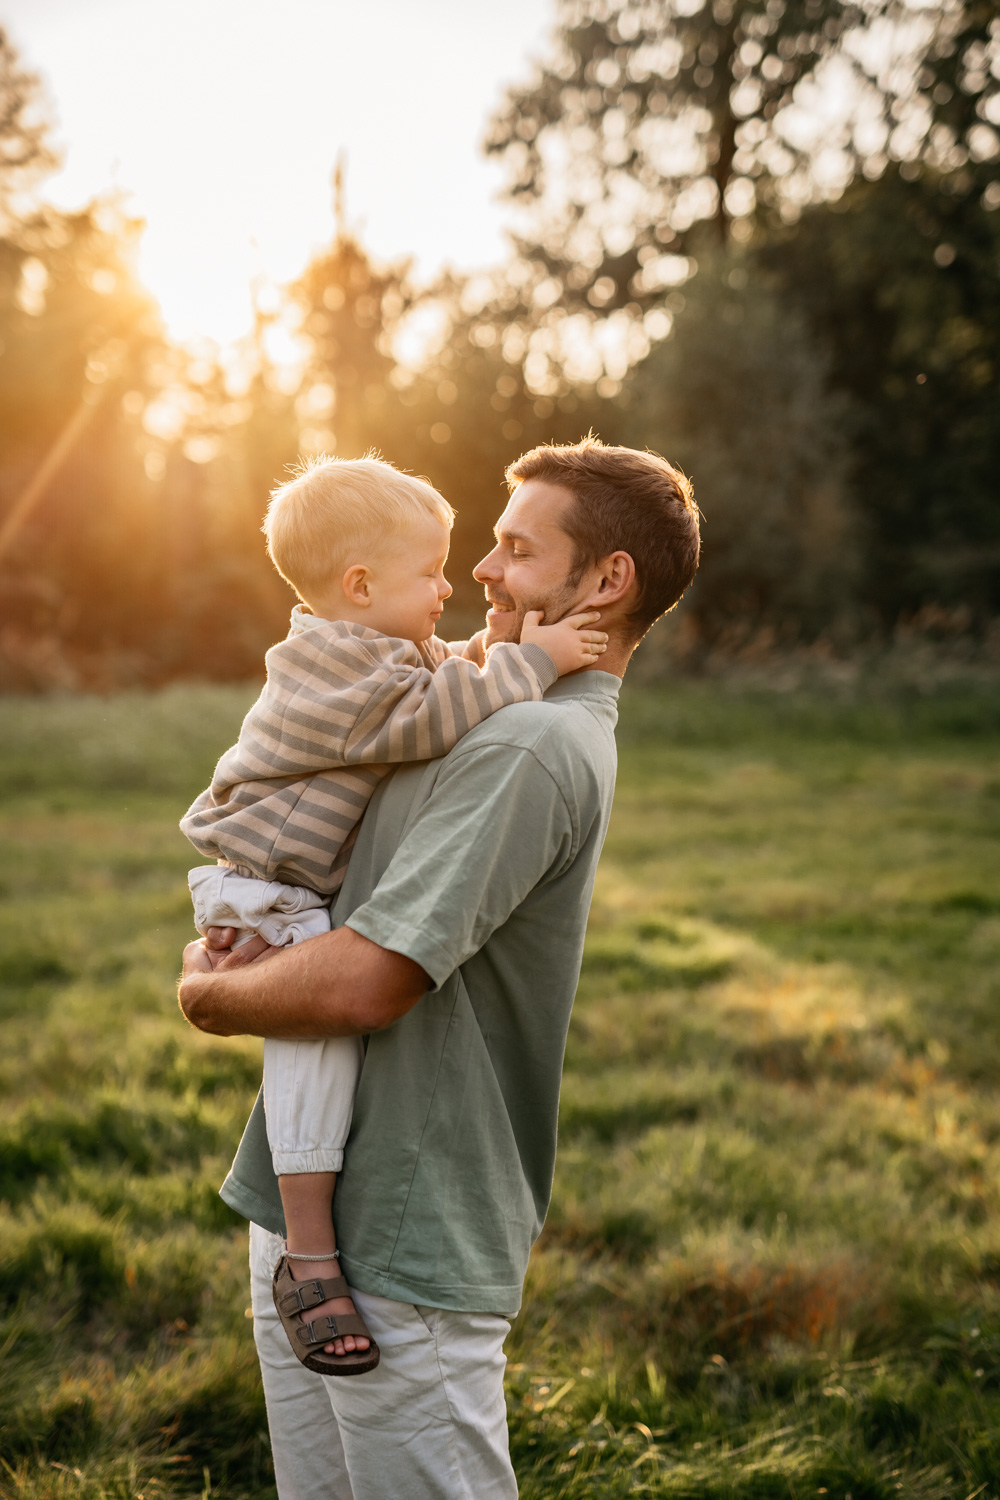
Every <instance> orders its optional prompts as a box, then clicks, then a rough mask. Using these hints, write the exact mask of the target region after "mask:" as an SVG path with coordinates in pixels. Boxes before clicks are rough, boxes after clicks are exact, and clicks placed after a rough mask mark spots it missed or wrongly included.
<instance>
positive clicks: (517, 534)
mask: <svg viewBox="0 0 1000 1500" xmlns="http://www.w3.org/2000/svg"><path fill="white" fill-rule="evenodd" d="M493 535H494V536H495V537H496V539H497V541H499V540H500V525H499V522H498V523H497V525H496V526H494V528H493ZM503 537H504V540H505V541H508V542H530V540H531V538H530V537H529V536H527V535H526V534H525V532H523V531H508V530H507V528H506V526H505V527H504V528H503Z"/></svg>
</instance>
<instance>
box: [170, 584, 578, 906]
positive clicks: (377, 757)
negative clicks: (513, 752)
mask: <svg viewBox="0 0 1000 1500" xmlns="http://www.w3.org/2000/svg"><path fill="white" fill-rule="evenodd" d="M480 659H481V654H480V647H479V639H478V637H474V638H473V640H472V641H470V642H468V643H466V642H464V641H459V642H455V643H453V644H451V645H449V644H447V643H446V642H444V641H439V640H437V639H436V638H434V637H432V638H431V640H429V641H426V642H424V643H423V644H422V645H421V646H420V647H417V646H415V645H414V644H413V643H412V642H410V641H401V640H396V639H393V638H390V637H388V636H383V635H379V634H378V633H377V632H375V631H373V630H368V629H366V628H365V627H363V626H360V625H352V624H349V623H347V622H346V621H342V620H337V621H334V620H320V619H317V618H316V617H315V616H313V615H310V614H307V613H306V612H304V611H303V610H302V609H301V607H297V608H296V609H295V610H293V612H292V628H291V631H290V633H289V635H288V637H287V638H286V639H285V640H284V641H281V642H280V643H279V644H278V645H277V646H272V648H271V650H270V651H269V652H268V653H267V657H266V663H267V682H266V684H265V686H264V690H263V692H262V693H261V695H260V697H259V698H258V700H257V702H256V703H255V704H254V706H253V708H251V710H250V712H249V713H248V714H247V716H246V718H245V719H244V721H243V727H242V729H241V730H240V737H239V740H238V742H237V743H236V744H235V745H234V746H233V747H232V749H230V750H227V751H226V753H225V754H224V755H223V756H222V758H221V760H220V761H219V764H218V765H217V766H216V768H215V775H214V776H213V778H212V784H211V786H210V787H209V788H208V789H207V791H204V792H202V794H201V796H200V797H198V798H197V799H196V801H195V802H194V803H193V804H192V806H191V807H190V808H189V809H188V811H187V813H186V814H185V815H184V817H183V818H182V819H181V829H182V830H183V832H184V833H185V834H187V836H188V838H189V839H190V840H191V842H192V844H193V845H194V846H195V848H196V849H197V850H198V852H199V853H200V854H202V855H204V856H205V857H206V858H208V859H221V860H224V861H225V862H226V863H230V864H237V865H242V866H245V867H247V868H248V869H250V870H252V871H253V872H254V874H256V875H258V876H259V877H260V878H261V879H262V880H281V881H284V882H285V883H287V884H290V885H306V886H309V887H310V888H311V889H312V890H315V891H319V892H321V893H323V894H324V895H325V894H332V893H333V892H334V891H336V890H338V889H339V888H340V885H341V883H342V881H343V878H344V870H345V868H346V865H347V859H348V855H349V853H350V847H351V845H352V844H353V842H354V835H355V832H356V829H357V825H358V822H359V820H360V818H361V815H362V813H363V812H364V810H365V808H366V807H367V805H368V802H369V799H370V798H371V795H372V793H373V792H374V790H375V788H376V786H377V785H378V783H379V781H380V780H381V778H382V777H383V776H385V775H386V773H387V772H388V771H389V770H390V769H391V767H393V766H395V765H399V764H401V763H403V762H406V761H422V760H430V759H433V758H434V757H435V756H439V755H444V754H446V753H447V752H448V751H449V750H450V749H451V748H452V746H454V745H455V744H457V742H458V741H459V740H460V739H461V737H462V735H464V734H466V733H467V732H468V731H469V730H470V729H472V728H473V727H474V725H476V724H479V723H481V722H482V720H483V719H485V718H488V717H489V715H490V714H492V713H495V712H496V710H497V709H498V708H503V707H505V706H506V705H508V704H512V703H525V702H529V701H532V700H537V699H539V698H541V696H542V694H543V693H544V692H545V690H546V688H548V687H549V686H551V684H552V683H553V682H554V681H555V678H556V670H555V666H554V665H553V663H552V660H551V658H550V657H549V655H548V654H547V652H545V651H543V650H542V649H541V648H540V647H539V646H533V645H528V646H515V645H498V646H494V647H493V649H492V650H491V652H490V654H489V657H488V658H487V659H486V662H485V664H484V665H483V666H480V665H479V661H480Z"/></svg>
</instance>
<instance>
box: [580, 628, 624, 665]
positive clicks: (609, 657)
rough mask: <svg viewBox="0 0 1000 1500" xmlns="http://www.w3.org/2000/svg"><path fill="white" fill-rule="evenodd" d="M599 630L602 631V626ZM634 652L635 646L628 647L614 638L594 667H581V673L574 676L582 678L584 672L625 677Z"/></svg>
mask: <svg viewBox="0 0 1000 1500" xmlns="http://www.w3.org/2000/svg"><path fill="white" fill-rule="evenodd" d="M597 628H598V629H600V626H598V627H597ZM634 650H635V645H634V644H632V645H627V644H626V643H625V642H624V641H617V640H615V638H614V636H612V637H611V639H610V640H609V641H608V645H607V650H606V651H605V652H604V655H603V656H599V657H598V658H597V660H596V661H595V662H594V665H593V666H592V667H581V668H580V671H579V672H577V673H575V674H574V675H575V676H580V675H581V674H582V673H583V672H610V673H611V674H612V676H613V677H624V676H625V669H626V667H627V666H628V664H629V660H630V658H631V656H632V652H633V651H634Z"/></svg>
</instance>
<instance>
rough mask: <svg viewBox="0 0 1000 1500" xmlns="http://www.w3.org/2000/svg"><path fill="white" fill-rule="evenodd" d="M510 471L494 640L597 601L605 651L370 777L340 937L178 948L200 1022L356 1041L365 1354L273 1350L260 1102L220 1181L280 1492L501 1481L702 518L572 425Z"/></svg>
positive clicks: (405, 1493)
mask: <svg viewBox="0 0 1000 1500" xmlns="http://www.w3.org/2000/svg"><path fill="white" fill-rule="evenodd" d="M507 477H508V483H509V485H510V487H511V498H510V502H509V504H508V506H507V508H506V510H505V511H504V513H503V515H502V516H501V518H500V520H499V522H498V523H497V527H496V538H497V544H496V546H495V547H494V549H493V550H492V552H490V553H489V555H488V556H487V557H485V558H484V559H483V561H482V562H481V563H480V564H479V565H478V567H477V568H476V569H475V570H474V575H475V577H476V578H477V579H478V580H479V581H480V582H481V583H483V584H484V585H485V588H486V594H487V598H488V600H489V603H490V610H489V613H488V615H487V627H488V628H487V635H486V642H485V644H486V646H487V647H488V646H490V645H491V644H493V643H494V642H496V641H500V640H516V639H517V638H518V634H519V631H520V627H521V622H522V620H523V618H524V615H525V614H526V613H527V612H528V611H529V610H536V609H540V610H543V611H544V612H545V618H546V620H550V621H551V620H555V619H559V618H561V617H563V616H564V615H567V614H569V613H572V612H577V611H580V610H582V609H590V608H593V609H598V610H600V612H601V622H600V624H601V628H602V629H603V630H605V631H607V633H608V636H609V641H608V648H607V651H606V652H605V654H604V656H603V657H602V658H601V661H600V666H599V668H594V669H587V670H585V671H582V672H579V673H576V674H575V675H572V676H569V677H564V678H561V679H560V680H559V682H557V683H556V684H555V685H554V687H553V688H552V689H550V691H549V692H548V693H547V694H546V697H545V699H544V700H543V702H541V703H534V704H519V705H516V706H513V707H510V708H504V709H501V710H500V711H499V712H498V713H496V714H494V715H493V716H492V717H491V718H490V719H488V720H487V721H486V722H485V723H483V724H481V725H479V726H477V728H475V729H474V730H472V731H471V732H470V733H469V734H467V735H466V736H465V737H464V738H463V739H462V740H461V741H460V743H459V744H458V745H457V746H456V748H455V749H454V750H453V751H452V752H451V753H450V754H449V755H446V756H444V757H443V758H442V759H440V760H437V761H432V762H430V763H428V764H425V765H416V766H411V767H404V768H402V769H401V770H400V771H397V772H396V773H395V774H394V775H393V776H392V777H390V778H389V779H388V780H386V781H385V782H383V783H382V785H381V787H380V788H379V790H378V791H377V792H376V795H375V797H374V798H373V799H372V802H371V805H370V807H369V810H368V812H367V814H366V815H365V818H364V821H363V823H362V825H361V829H360V833H359V837H358V841H357V844H356V846H355V848H354V852H353V854H352V857H351V862H350V865H349V868H348V872H347V877H346V880H345V883H344V886H343V889H342V891H341V893H340V896H339V897H338V900H337V904H336V908H335V911H334V921H335V924H336V928H335V930H334V931H333V932H331V933H329V934H326V935H325V936H323V937H319V938H315V939H313V940H312V941H310V942H307V943H302V944H300V945H298V946H297V947H294V948H292V949H289V950H283V951H282V952H281V954H280V955H276V956H273V957H269V958H268V961H267V962H265V963H250V962H249V960H250V959H251V958H252V957H253V956H254V951H255V944H253V943H251V944H247V945H246V947H245V948H244V949H242V950H240V951H239V954H234V955H233V956H232V957H231V958H228V959H226V960H225V961H224V963H223V964H222V965H221V966H220V967H219V968H217V969H215V970H214V971H213V970H212V962H213V959H212V958H210V956H209V955H208V953H206V951H205V949H204V947H203V946H202V945H201V944H198V943H194V944H191V945H190V946H189V947H188V948H187V949H186V950H185V977H184V979H183V980H182V984H181V989H180V1000H181V1006H182V1008H183V1010H184V1013H185V1014H186V1015H187V1017H188V1019H189V1020H190V1021H191V1022H192V1023H193V1024H194V1025H195V1026H198V1027H200V1028H201V1029H202V1030H205V1031H210V1032H214V1033H216V1034H218V1035H235V1034H240V1033H247V1034H252V1035H256V1036H264V1035H267V1036H282V1037H296V1036H309V1037H314V1036H317V1035H322V1036H346V1035H358V1034H361V1035H367V1036H368V1038H369V1041H368V1048H367V1054H366V1059H365V1065H364V1068H363V1071H362V1076H361V1082H360V1085H359V1088H358V1094H357V1099H356V1102H355V1109H354V1123H353V1127H352V1132H351V1136H350V1140H349V1142H348V1147H347V1154H346V1160H345V1170H344V1173H343V1176H342V1178H341V1179H340V1182H339V1185H338V1189H337V1195H336V1201H335V1212H336V1220H337V1236H338V1242H339V1244H340V1246H341V1250H342V1265H343V1269H344V1272H345V1274H346V1276H347V1278H348V1280H349V1282H350V1284H351V1287H352V1288H353V1289H354V1291H355V1301H356V1302H357V1304H358V1308H359V1311H360V1312H361V1313H362V1315H363V1317H364V1318H365V1321H366V1322H367V1324H368V1326H369V1328H370V1329H371V1330H372V1333H373V1334H374V1336H375V1338H376V1339H377V1341H378V1343H379V1345H380V1347H381V1350H382V1362H381V1364H380V1366H379V1368H378V1370H376V1371H374V1372H373V1373H372V1374H370V1375H366V1376H362V1377H358V1378H357V1379H352V1380H344V1379H325V1378H324V1377H321V1376H317V1375H313V1374H311V1373H310V1372H309V1371H308V1370H305V1369H304V1368H303V1367H302V1365H301V1364H299V1362H298V1360H297V1359H296V1357H295V1355H294V1354H293V1353H292V1351H291V1349H290V1348H289V1345H288V1341H287V1339H286V1337H285V1335H284V1332H283V1330H282V1329H281V1326H280V1323H279V1322H278V1317H277V1313H276V1312H275V1310H274V1306H273V1302H272V1298H271V1286H270V1278H271V1273H272V1270H273V1267H274V1265H275V1263H276V1261H277V1258H278V1256H279V1254H280V1252H281V1248H282V1242H281V1234H282V1230H283V1224H282V1219H281V1208H280V1198H279V1196H278V1192H277V1185H276V1182H275V1179H274V1176H273V1172H272V1169H271V1162H270V1153H269V1151H268V1148H267V1139H266V1133H265V1130H264V1125H263V1118H262V1114H261V1107H260V1100H258V1103H257V1107H256V1108H255V1111H254V1114H253V1115H252V1116H251V1119H250V1122H249V1124H248V1126H247V1130H246V1133H245V1135H244V1138H243V1141H242V1142H241V1144H240V1149H239V1151H238V1153H237V1157H236V1160H235V1162H234V1163H233V1168H232V1171H231V1172H230V1174H229V1177H228V1178H227V1179H226V1183H225V1184H224V1186H223V1189H222V1193H223V1197H224V1198H225V1199H226V1201H227V1202H228V1203H230V1204H232V1206H233V1207H234V1208H236V1209H237V1210H238V1211H239V1212H240V1213H242V1214H244V1215H245V1217H247V1218H249V1219H250V1220H251V1226H252V1227H251V1267H252V1274H253V1307H254V1327H255V1337H256V1339H257V1346H258V1352H259V1355H260V1360H261V1368H262V1372H263V1376H264V1388H265V1394H266V1398H267V1406H268V1420H269V1423H270V1428H271V1437H272V1445H273V1451H274V1460H275V1471H276V1476H277V1482H278V1488H279V1492H280V1494H281V1496H282V1500H321V1497H324V1500H387V1497H391V1500H432V1497H433V1500H441V1497H449V1500H450V1497H456V1500H457V1497H468V1500H473V1497H474V1500H511V1497H514V1496H516V1494H517V1486H516V1481H515V1479H514V1474H513V1469H512V1467H511V1463H510V1457H509V1452H508V1444H507V1430H506V1414H505V1409H504V1400H503V1372H504V1358H503V1341H504V1338H505V1336H506V1334H507V1332H508V1330H509V1323H508V1321H507V1320H508V1318H509V1317H511V1316H513V1314H514V1313H516V1312H517V1310H518V1307H519V1305H520V1297H521V1287H522V1282H523V1278H524V1272H525V1268H526V1265H527V1259H528V1254H529V1251H530V1249H531V1246H532V1244H533V1242H534V1240H535V1239H536V1238H537V1236H538V1233H539V1231H540V1229H541V1226H542V1223H543V1221H544V1217H545V1212H546V1209H547V1207H548V1201H549V1194H550V1190H551V1183H552V1171H553V1166H554V1160H555V1145H556V1116H557V1110H558V1099H559V1083H560V1078H561V1073H562V1062H563V1053H564V1048H565V1040H566V1031H567V1027H568V1024H569V1016H570V1010H571V1008H572V1003H573V998H574V994H575V990H576V984H577V979H578V977H579V968H580V959H581V954H582V949H583V935H584V928H585V925H586V918H587V910H588V907H589V904H590V896H591V891H592V887H593V879H594V872H595V869H596V864H597V859H598V855H599V853H600V849H601V845H602V844H603V841H604V835H605V831H606V828H607V822H608V816H609V813H610V807H611V798H612V793H613V789H614V774H615V753H614V736H613V730H614V724H615V720H616V716H617V715H616V700H617V695H618V689H619V686H620V681H621V677H622V675H623V674H624V671H625V668H626V666H627V663H628V660H629V657H630V656H631V653H632V651H633V650H634V649H635V646H636V644H637V643H638V641H639V639H640V638H641V637H642V635H643V634H645V632H646V630H648V628H649V626H650V625H651V624H652V623H653V621H654V620H655V619H657V618H658V617H659V616H660V615H661V614H663V613H664V612H665V611H666V610H667V609H670V608H671V607H672V606H673V605H674V604H675V603H676V602H677V600H678V599H679V598H680V596H681V594H682V593H683V592H684V589H685V588H686V587H687V585H688V583H689V582H690V581H691V578H692V577H693V576H694V572H695V569H696V567H697V563H698V548H699V539H698V512H697V508H696V506H695V504H694V500H693V498H692V495H691V491H690V487H689V486H688V484H687V481H686V480H685V479H684V478H683V476H682V475H680V474H678V473H677V472H676V471H675V470H673V469H672V468H671V467H670V466H669V465H668V464H667V463H666V462H665V461H664V460H663V459H661V458H658V457H657V456H656V455H654V454H649V453H638V452H636V451H634V450H631V449H626V448H605V447H604V446H603V445H601V444H600V443H599V442H597V441H596V440H594V439H587V440H585V441H584V442H582V443H579V444H576V445H574V446H569V447H561V448H560V447H542V448H537V449H535V450H533V451H532V452H531V453H528V454H526V455H525V456H524V457H523V458H521V459H519V460H518V462H517V463H515V464H513V465H512V466H511V468H510V470H508V476H507ZM219 941H220V942H224V941H225V938H224V937H222V938H221V939H220V940H219ZM261 946H262V945H261ZM257 951H258V952H259V951H260V948H258V949H257ZM237 961H239V967H231V966H233V965H235V964H236V963H237ZM331 1347H333V1348H336V1347H337V1345H336V1344H334V1345H333V1346H331ZM341 1347H343V1345H342V1344H341Z"/></svg>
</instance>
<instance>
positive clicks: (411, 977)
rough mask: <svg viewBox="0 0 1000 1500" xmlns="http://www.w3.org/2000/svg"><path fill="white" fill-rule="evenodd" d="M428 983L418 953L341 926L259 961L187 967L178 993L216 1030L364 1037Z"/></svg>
mask: <svg viewBox="0 0 1000 1500" xmlns="http://www.w3.org/2000/svg"><path fill="white" fill-rule="evenodd" d="M427 986H428V979H427V975H426V974H425V973H424V971H423V969H421V968H420V966H419V964H416V963H414V962H413V960H412V959H410V958H406V957H404V956H403V955H402V954H401V953H392V952H390V951H389V950H388V949H386V948H380V947H379V946H378V944H377V943H373V942H370V941H369V940H368V938H365V937H362V936H361V935H360V934H359V933H356V932H354V931H352V930H351V928H349V927H341V928H338V930H337V931H336V932H329V933H325V934H324V935H323V936H322V937H317V938H310V939H309V941H308V942H305V943H299V944H296V945H295V946H294V947H291V948H287V949H283V950H282V951H281V952H280V953H276V954H274V955H272V956H271V957H270V958H268V959H266V960H265V961H264V962H261V963H252V964H245V965H244V966H243V967H242V968H233V969H229V970H225V969H221V970H216V971H215V972H214V973H199V972H195V973H187V972H186V973H185V976H184V978H183V979H182V980H181V985H180V990H179V992H178V998H179V1001H180V1006H181V1010H182V1011H183V1012H184V1014H185V1015H186V1016H187V1018H188V1020H189V1021H190V1022H191V1024H192V1026H197V1027H198V1029H199V1030H200V1031H208V1032H212V1033H214V1034H215V1035H216V1036H270V1037H316V1036H358V1035H362V1034H363V1033H365V1032H369V1031H381V1030H382V1029H383V1028H384V1027H386V1026H390V1025H391V1024H392V1022H393V1021H396V1020H398V1019H399V1017H400V1016H402V1015H405V1014H406V1012H407V1011H408V1010H409V1009H410V1008H411V1007H412V1006H413V1005H415V1004H416V1002H417V1001H418V1000H419V999H420V996H421V995H422V994H423V993H424V991H425V990H426V989H427Z"/></svg>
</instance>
